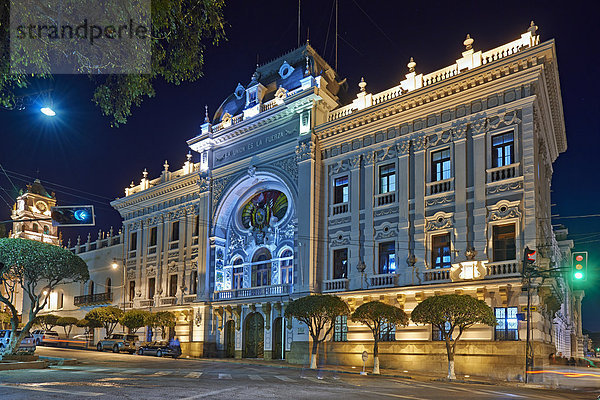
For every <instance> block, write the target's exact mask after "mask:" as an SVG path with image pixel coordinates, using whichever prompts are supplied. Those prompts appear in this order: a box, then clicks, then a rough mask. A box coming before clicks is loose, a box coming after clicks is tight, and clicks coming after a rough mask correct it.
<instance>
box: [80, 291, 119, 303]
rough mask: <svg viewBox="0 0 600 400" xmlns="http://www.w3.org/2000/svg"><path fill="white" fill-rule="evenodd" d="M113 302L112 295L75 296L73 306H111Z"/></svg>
mask: <svg viewBox="0 0 600 400" xmlns="http://www.w3.org/2000/svg"><path fill="white" fill-rule="evenodd" d="M112 300H113V294H112V292H111V293H96V294H86V295H84V296H75V297H74V298H73V304H74V305H76V306H86V305H92V304H110V303H112Z"/></svg>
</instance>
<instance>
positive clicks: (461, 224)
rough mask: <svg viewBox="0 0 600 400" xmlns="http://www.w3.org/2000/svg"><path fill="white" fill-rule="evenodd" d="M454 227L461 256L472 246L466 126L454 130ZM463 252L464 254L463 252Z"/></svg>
mask: <svg viewBox="0 0 600 400" xmlns="http://www.w3.org/2000/svg"><path fill="white" fill-rule="evenodd" d="M454 137H455V139H454V227H455V229H456V246H455V248H457V250H459V251H460V253H458V254H460V255H458V257H459V258H461V257H462V256H464V251H465V250H466V249H467V248H469V247H470V246H471V243H470V242H469V239H471V238H470V237H469V231H468V229H469V226H468V225H469V216H468V210H467V178H468V177H467V174H468V173H469V170H468V168H467V158H468V156H467V139H466V127H464V128H461V127H458V128H456V129H455V131H454ZM461 253H462V254H461Z"/></svg>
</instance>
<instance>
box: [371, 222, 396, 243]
mask: <svg viewBox="0 0 600 400" xmlns="http://www.w3.org/2000/svg"><path fill="white" fill-rule="evenodd" d="M396 225H397V224H390V223H384V224H382V225H380V226H378V227H376V228H375V240H381V239H387V238H391V237H397V236H398V228H397V226H396Z"/></svg>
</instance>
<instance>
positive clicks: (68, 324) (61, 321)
mask: <svg viewBox="0 0 600 400" xmlns="http://www.w3.org/2000/svg"><path fill="white" fill-rule="evenodd" d="M78 321H79V320H78V319H77V318H75V317H60V318H58V320H57V321H56V325H57V326H62V328H63V330H64V331H65V336H66V337H67V339H68V338H69V336H71V330H72V329H73V325H76V324H77V322H78Z"/></svg>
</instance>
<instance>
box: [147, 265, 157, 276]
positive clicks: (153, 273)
mask: <svg viewBox="0 0 600 400" xmlns="http://www.w3.org/2000/svg"><path fill="white" fill-rule="evenodd" d="M146 276H149V277H152V276H156V267H154V266H150V267H148V268H146Z"/></svg>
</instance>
